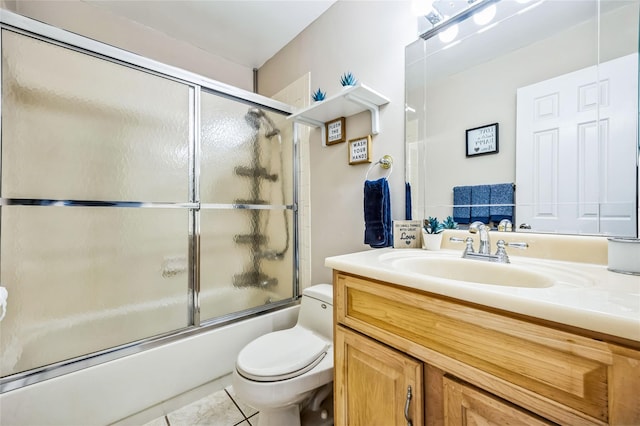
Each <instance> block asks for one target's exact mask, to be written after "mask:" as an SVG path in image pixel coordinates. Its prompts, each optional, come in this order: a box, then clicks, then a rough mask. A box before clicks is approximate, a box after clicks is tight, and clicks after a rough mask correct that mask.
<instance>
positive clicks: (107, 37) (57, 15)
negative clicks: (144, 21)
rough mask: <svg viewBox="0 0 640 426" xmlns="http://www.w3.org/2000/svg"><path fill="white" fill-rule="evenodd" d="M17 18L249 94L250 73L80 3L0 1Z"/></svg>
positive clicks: (159, 33) (219, 58) (78, 1)
mask: <svg viewBox="0 0 640 426" xmlns="http://www.w3.org/2000/svg"><path fill="white" fill-rule="evenodd" d="M0 6H2V7H3V8H6V9H8V10H11V11H12V12H16V13H18V14H20V15H23V16H27V17H29V18H32V19H36V20H38V21H41V22H45V23H47V24H50V25H53V26H55V27H58V28H62V29H64V30H67V31H71V32H74V33H77V34H80V35H83V36H85V37H89V38H92V39H94V40H97V41H101V42H103V43H107V44H110V45H112V46H115V47H119V48H121V49H124V50H128V51H130V52H133V53H137V54H139V55H142V56H145V57H147V58H150V59H154V60H156V61H159V62H162V63H165V64H168V65H172V66H175V67H179V68H182V69H185V70H188V71H192V72H195V73H198V74H200V75H203V76H205V77H209V78H212V79H214V80H217V81H220V82H222V83H226V84H230V85H232V86H235V87H239V88H241V89H245V90H249V91H252V90H253V70H252V69H251V68H248V67H245V66H242V65H238V64H235V63H233V62H231V61H229V60H227V59H224V58H222V57H220V56H216V55H212V54H210V53H207V52H205V51H204V50H202V49H199V48H197V47H195V46H193V45H191V44H189V43H186V42H183V41H181V40H177V39H174V38H171V37H169V36H167V35H165V34H163V33H161V32H159V31H156V30H153V29H151V28H149V27H146V26H144V25H140V24H138V23H136V22H133V21H130V20H127V19H124V18H121V17H118V16H116V15H113V14H112V13H110V12H108V11H107V10H105V9H102V8H100V7H98V6H94V5H92V4H90V3H88V2H84V1H81V0H64V1H60V0H29V1H11V0H3V1H2V3H0Z"/></svg>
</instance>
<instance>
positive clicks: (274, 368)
mask: <svg viewBox="0 0 640 426" xmlns="http://www.w3.org/2000/svg"><path fill="white" fill-rule="evenodd" d="M332 306H333V287H332V286H331V285H329V284H317V285H314V286H311V287H309V288H307V289H306V290H304V291H303V292H302V302H301V305H300V312H299V314H298V322H297V324H296V325H295V326H294V327H293V328H289V329H286V330H280V331H275V332H272V333H268V334H265V335H264V336H260V337H258V338H257V339H255V340H254V341H252V342H250V343H249V344H248V345H247V346H245V347H244V348H243V349H242V350H241V351H240V353H239V354H238V359H237V360H236V368H235V370H234V372H233V389H234V391H235V393H236V396H237V397H238V398H239V399H240V400H241V401H243V402H244V403H246V404H248V405H250V406H252V407H253V408H255V409H257V410H258V411H260V420H259V426H300V424H301V421H300V417H301V416H300V413H301V410H302V408H303V407H308V408H307V410H313V411H317V412H319V416H320V414H321V418H322V419H324V420H325V421H326V422H325V424H332V418H333V413H327V412H326V411H324V412H322V410H320V409H319V408H320V405H321V404H322V403H323V401H324V400H326V399H331V398H332V389H333V383H332V382H333V308H332ZM327 403H332V401H327ZM305 417H308V416H307V413H305ZM327 417H328V418H327ZM321 424H322V423H321Z"/></svg>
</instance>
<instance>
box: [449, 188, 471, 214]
mask: <svg viewBox="0 0 640 426" xmlns="http://www.w3.org/2000/svg"><path fill="white" fill-rule="evenodd" d="M470 206H471V187H470V186H454V187H453V220H454V221H455V222H458V223H471V222H470V219H471V207H470Z"/></svg>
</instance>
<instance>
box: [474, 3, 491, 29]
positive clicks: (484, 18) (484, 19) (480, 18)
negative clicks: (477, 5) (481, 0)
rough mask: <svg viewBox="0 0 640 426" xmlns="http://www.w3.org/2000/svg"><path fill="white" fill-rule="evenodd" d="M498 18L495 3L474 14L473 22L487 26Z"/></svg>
mask: <svg viewBox="0 0 640 426" xmlns="http://www.w3.org/2000/svg"><path fill="white" fill-rule="evenodd" d="M495 16H496V5H495V3H494V4H492V5H490V6H487V7H485V8H484V9H482V10H481V11H479V12H476V13H474V15H473V22H475V23H476V24H478V25H486V24H488V23H489V22H491V20H492V19H493V18H494V17H495Z"/></svg>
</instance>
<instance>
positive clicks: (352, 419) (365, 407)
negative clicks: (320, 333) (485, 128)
mask: <svg viewBox="0 0 640 426" xmlns="http://www.w3.org/2000/svg"><path fill="white" fill-rule="evenodd" d="M334 350H335V356H336V362H337V363H336V364H335V369H334V371H336V375H337V376H338V377H340V381H336V385H335V386H336V388H335V394H336V395H337V398H339V400H340V401H341V403H340V404H338V405H337V406H336V407H335V408H334V418H335V419H336V423H337V424H344V425H351V426H376V425H380V426H388V425H404V424H407V420H410V421H411V422H412V424H413V425H414V426H417V425H422V424H423V420H422V412H423V410H422V406H423V404H424V402H423V395H422V389H423V386H422V374H423V372H422V371H423V370H422V366H423V364H422V362H421V361H419V360H416V359H414V358H412V357H410V356H408V355H406V354H403V353H402V352H399V351H397V350H395V349H392V348H390V347H388V346H386V345H383V344H381V343H379V342H376V341H374V340H372V339H370V338H368V337H364V336H362V335H360V334H358V333H355V332H353V331H350V330H349V329H346V328H344V327H341V326H338V327H337V330H336V334H335V347H334ZM338 371H339V373H338Z"/></svg>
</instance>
